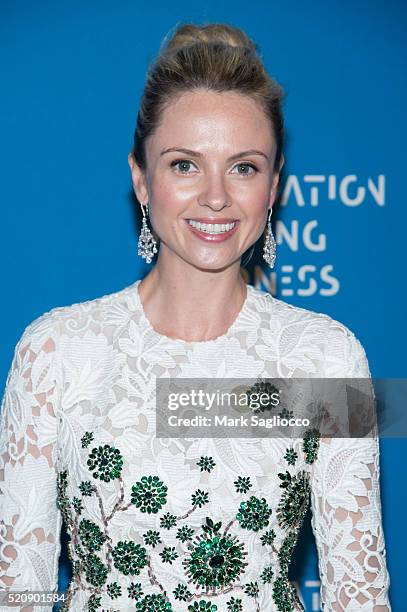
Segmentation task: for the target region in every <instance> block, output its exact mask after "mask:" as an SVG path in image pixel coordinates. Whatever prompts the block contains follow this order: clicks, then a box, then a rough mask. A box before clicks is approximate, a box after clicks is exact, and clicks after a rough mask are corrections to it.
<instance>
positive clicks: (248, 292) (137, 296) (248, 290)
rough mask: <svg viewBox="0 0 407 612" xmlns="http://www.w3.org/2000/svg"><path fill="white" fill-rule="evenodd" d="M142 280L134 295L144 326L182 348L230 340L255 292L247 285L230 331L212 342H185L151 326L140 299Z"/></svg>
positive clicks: (157, 335)
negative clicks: (244, 296) (244, 295)
mask: <svg viewBox="0 0 407 612" xmlns="http://www.w3.org/2000/svg"><path fill="white" fill-rule="evenodd" d="M141 280H142V279H139V280H137V281H136V282H135V283H134V295H135V299H136V305H137V306H138V308H139V310H140V315H141V321H142V322H143V323H144V326H145V327H147V328H148V329H149V331H150V334H151V335H153V336H155V337H156V338H157V340H161V341H166V342H172V343H176V344H179V345H182V346H209V345H213V344H217V343H219V342H221V341H222V340H225V339H226V338H228V337H229V336H230V335H231V334H232V333H233V332H234V330H235V329H236V328H237V327H238V326H239V324H240V322H241V320H242V319H244V317H245V315H246V313H247V311H248V308H249V301H250V297H251V294H252V291H254V287H252V285H249V284H247V283H246V298H245V300H244V302H243V305H242V307H241V309H240V311H239V313H238V314H237V316H236V317H235V319H234V321H233V322H232V323H231V325H230V326H229V327H228V329H227V330H226V331H225V332H224V333H223V334H221V335H220V336H217V337H216V338H212V339H211V340H183V339H182V338H171V337H170V336H166V335H165V334H161V333H160V332H158V331H156V330H155V329H154V327H153V326H152V325H151V323H150V321H149V319H148V318H147V316H146V313H145V311H144V307H143V303H142V301H141V298H140V293H139V285H140V283H141Z"/></svg>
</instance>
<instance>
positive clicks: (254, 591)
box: [243, 582, 259, 597]
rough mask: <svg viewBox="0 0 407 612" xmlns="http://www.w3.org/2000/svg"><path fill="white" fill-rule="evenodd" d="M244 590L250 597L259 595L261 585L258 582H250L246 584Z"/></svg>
mask: <svg viewBox="0 0 407 612" xmlns="http://www.w3.org/2000/svg"><path fill="white" fill-rule="evenodd" d="M243 590H244V592H245V593H246V595H249V596H250V597H257V596H258V594H259V585H258V584H257V582H248V583H247V584H245V585H244V589H243Z"/></svg>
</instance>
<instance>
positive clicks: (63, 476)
mask: <svg viewBox="0 0 407 612" xmlns="http://www.w3.org/2000/svg"><path fill="white" fill-rule="evenodd" d="M67 486H68V470H63V471H61V472H58V476H57V494H56V505H57V508H59V510H60V511H61V515H62V518H63V519H64V521H65V523H66V524H67V525H68V524H69V520H70V514H69V510H70V508H71V503H70V501H69V498H68V497H67V495H66V488H67Z"/></svg>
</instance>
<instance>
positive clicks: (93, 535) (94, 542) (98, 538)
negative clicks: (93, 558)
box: [78, 519, 107, 552]
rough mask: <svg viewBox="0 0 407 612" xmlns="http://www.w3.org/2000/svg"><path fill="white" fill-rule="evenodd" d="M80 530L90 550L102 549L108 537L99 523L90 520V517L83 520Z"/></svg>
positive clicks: (82, 540) (81, 536) (85, 544)
mask: <svg viewBox="0 0 407 612" xmlns="http://www.w3.org/2000/svg"><path fill="white" fill-rule="evenodd" d="M78 531H79V537H80V539H81V542H82V544H83V546H84V547H85V548H87V549H88V550H89V552H95V551H97V550H100V548H101V546H102V544H103V543H104V542H105V541H106V539H107V538H106V536H105V534H104V533H103V532H102V531H101V530H100V528H99V527H98V525H96V523H93V522H92V521H88V519H82V520H81V522H80V523H79V530H78Z"/></svg>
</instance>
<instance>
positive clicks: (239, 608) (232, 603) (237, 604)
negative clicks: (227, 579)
mask: <svg viewBox="0 0 407 612" xmlns="http://www.w3.org/2000/svg"><path fill="white" fill-rule="evenodd" d="M226 606H227V609H228V612H243V605H242V600H241V599H237V598H235V597H232V598H231V599H229V601H228V602H227V604H226Z"/></svg>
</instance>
